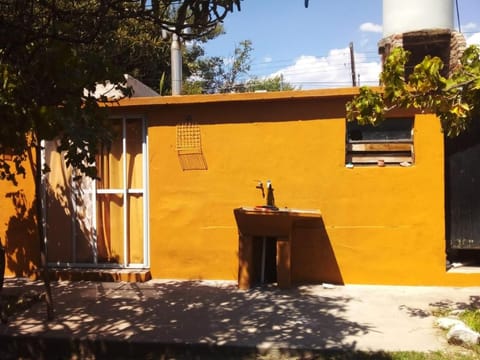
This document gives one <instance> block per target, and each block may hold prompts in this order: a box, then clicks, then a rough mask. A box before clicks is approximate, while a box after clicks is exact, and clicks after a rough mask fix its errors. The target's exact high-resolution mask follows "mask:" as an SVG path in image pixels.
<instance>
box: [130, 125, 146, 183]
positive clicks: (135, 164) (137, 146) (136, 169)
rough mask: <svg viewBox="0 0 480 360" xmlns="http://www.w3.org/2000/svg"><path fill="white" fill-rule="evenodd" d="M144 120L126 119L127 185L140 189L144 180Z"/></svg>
mask: <svg viewBox="0 0 480 360" xmlns="http://www.w3.org/2000/svg"><path fill="white" fill-rule="evenodd" d="M142 128H143V121H142V120H141V119H128V120H127V121H126V136H127V139H126V140H127V141H126V142H127V187H128V188H129V189H132V188H133V189H140V188H142V186H143V181H142V161H143V155H142V142H143V133H142Z"/></svg>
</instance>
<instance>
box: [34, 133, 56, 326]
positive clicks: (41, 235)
mask: <svg viewBox="0 0 480 360" xmlns="http://www.w3.org/2000/svg"><path fill="white" fill-rule="evenodd" d="M36 141H37V145H36V146H35V163H36V164H35V204H36V212H37V216H36V217H37V231H38V239H39V241H40V266H41V274H42V277H43V282H44V284H45V294H46V296H45V303H46V305H47V321H49V320H53V317H54V314H53V298H52V289H51V287H50V276H49V272H48V262H47V246H46V243H45V226H44V223H43V222H44V218H43V205H44V204H43V196H42V186H43V182H42V146H41V144H40V140H39V139H38V137H37V139H36Z"/></svg>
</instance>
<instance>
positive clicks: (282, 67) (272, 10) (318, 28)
mask: <svg viewBox="0 0 480 360" xmlns="http://www.w3.org/2000/svg"><path fill="white" fill-rule="evenodd" d="M399 1H401V0H399ZM418 1H422V0H418ZM430 1H431V0H430ZM452 1H454V0H452ZM454 2H455V1H454ZM458 4H459V6H458V8H459V15H460V23H461V29H462V32H464V33H465V36H466V37H467V40H468V41H469V42H471V43H477V44H480V0H458ZM241 5H242V10H241V11H240V12H238V11H235V12H234V13H232V14H229V15H228V16H227V18H226V20H225V22H224V28H225V32H226V34H224V35H222V36H220V37H218V38H216V39H214V40H211V41H209V42H208V43H207V44H206V45H205V50H206V55H207V56H221V57H226V58H228V57H230V56H231V55H232V54H233V51H234V49H235V46H236V45H238V44H239V43H240V42H241V41H243V40H251V41H252V43H253V49H254V50H253V52H252V64H251V70H250V75H251V76H257V77H264V76H270V75H278V74H282V75H283V77H284V79H285V80H286V81H287V82H289V83H291V84H293V85H294V86H296V87H300V88H302V89H310V88H321V87H342V86H349V85H350V84H351V72H350V53H349V43H350V42H353V46H354V49H355V62H356V69H357V73H358V74H359V76H360V78H359V80H360V84H361V85H372V84H376V83H377V82H378V80H377V78H378V73H379V71H380V62H379V56H378V51H377V43H378V41H379V40H380V39H381V38H382V0H334V1H332V0H309V7H308V8H307V9H306V8H305V7H304V0H243V1H242V3H241ZM454 18H455V26H457V22H456V18H457V13H456V12H455V14H454Z"/></svg>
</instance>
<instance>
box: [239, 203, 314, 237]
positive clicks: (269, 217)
mask: <svg viewBox="0 0 480 360" xmlns="http://www.w3.org/2000/svg"><path fill="white" fill-rule="evenodd" d="M233 212H234V214H235V220H236V221H237V226H238V230H239V232H240V234H242V235H244V236H268V237H289V236H290V232H291V229H292V226H293V224H294V223H295V222H297V221H302V220H308V221H310V222H311V221H312V220H319V219H320V218H321V217H322V216H321V214H320V211H318V210H306V209H291V208H275V207H269V206H255V207H241V208H237V209H234V210H233Z"/></svg>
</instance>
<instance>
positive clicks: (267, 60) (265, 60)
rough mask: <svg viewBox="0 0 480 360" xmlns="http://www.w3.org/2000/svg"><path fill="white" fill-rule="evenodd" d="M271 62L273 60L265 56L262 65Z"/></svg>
mask: <svg viewBox="0 0 480 360" xmlns="http://www.w3.org/2000/svg"><path fill="white" fill-rule="evenodd" d="M272 60H273V59H272V57H271V56H265V57H264V58H263V62H264V63H267V64H268V63H271V62H272Z"/></svg>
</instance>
